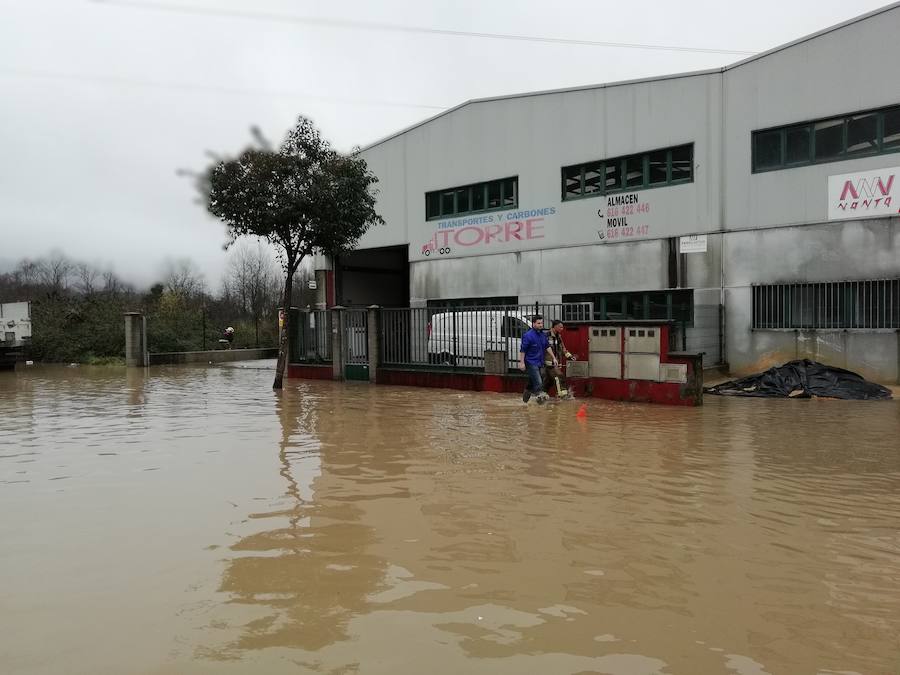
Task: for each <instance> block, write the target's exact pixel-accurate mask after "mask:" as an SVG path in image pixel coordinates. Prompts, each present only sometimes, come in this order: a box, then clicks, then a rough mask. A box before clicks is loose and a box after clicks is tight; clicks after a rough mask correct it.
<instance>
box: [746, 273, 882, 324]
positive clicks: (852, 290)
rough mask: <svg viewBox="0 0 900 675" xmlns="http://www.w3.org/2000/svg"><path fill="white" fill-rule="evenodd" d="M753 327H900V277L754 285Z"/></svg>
mask: <svg viewBox="0 0 900 675" xmlns="http://www.w3.org/2000/svg"><path fill="white" fill-rule="evenodd" d="M753 328H754V329H757V330H760V329H761V330H767V329H776V330H777V329H804V330H813V329H825V330H827V329H885V328H887V329H890V328H900V279H876V280H868V281H827V282H820V283H803V284H769V285H764V286H753Z"/></svg>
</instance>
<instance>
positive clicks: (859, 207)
mask: <svg viewBox="0 0 900 675" xmlns="http://www.w3.org/2000/svg"><path fill="white" fill-rule="evenodd" d="M898 213H900V167H892V168H888V169H876V170H874V171H865V172H862V173H851V174H842V175H840V176H829V177H828V220H852V219H854V218H867V217H871V216H881V217H882V218H883V217H885V216H896V215H897V214H898Z"/></svg>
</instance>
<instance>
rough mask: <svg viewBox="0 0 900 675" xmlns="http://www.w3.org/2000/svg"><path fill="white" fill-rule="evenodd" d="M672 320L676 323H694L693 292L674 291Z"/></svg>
mask: <svg viewBox="0 0 900 675" xmlns="http://www.w3.org/2000/svg"><path fill="white" fill-rule="evenodd" d="M671 295H672V318H673V319H674V320H675V321H684V322H685V323H690V322H691V321H692V311H691V310H692V308H693V305H694V292H693V291H672V293H671Z"/></svg>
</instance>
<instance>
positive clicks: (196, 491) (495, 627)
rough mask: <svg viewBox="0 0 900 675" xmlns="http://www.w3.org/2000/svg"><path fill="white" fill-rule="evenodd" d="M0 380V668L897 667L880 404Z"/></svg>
mask: <svg viewBox="0 0 900 675" xmlns="http://www.w3.org/2000/svg"><path fill="white" fill-rule="evenodd" d="M271 379H272V374H271V372H269V371H266V370H254V369H249V368H234V367H210V368H205V367H193V368H178V367H172V368H164V367H163V368H157V369H153V370H150V371H147V372H146V373H145V372H143V371H133V372H132V371H129V372H126V371H125V370H124V369H122V370H117V369H109V368H104V369H89V368H71V369H69V368H52V367H41V368H29V369H25V370H23V371H19V372H17V373H2V374H0V672H2V673H4V674H17V675H18V674H27V675H32V674H44V673H66V674H82V673H83V674H85V675H87V674H90V675H100V674H106V673H109V674H111V675H112V674H115V675H132V674H140V675H175V674H178V675H182V674H188V675H191V674H194V673H216V674H218V673H223V674H226V675H227V674H231V673H259V674H265V675H279V674H282V673H290V674H292V675H294V674H298V673H327V674H329V675H336V674H338V673H347V674H350V673H354V674H356V673H385V674H388V673H389V674H391V675H395V674H398V673H413V674H420V673H425V674H427V675H439V674H453V675H456V674H460V673H479V674H480V673H490V674H495V673H497V674H499V673H511V674H517V675H518V674H522V673H534V674H540V675H545V674H549V675H558V674H569V673H571V674H573V675H574V674H576V673H578V674H584V673H611V674H616V675H619V674H622V675H650V674H652V673H673V674H674V673H684V674H688V675H697V674H705V673H739V674H741V675H759V674H762V673H770V674H773V675H774V674H782V673H783V674H789V675H796V674H802V673H844V674H846V673H876V674H883V673H898V672H900V640H898V635H900V440H898V439H900V402H898V401H896V400H894V401H886V402H872V403H864V402H841V401H825V400H812V401H802V400H800V401H798V400H791V401H769V400H754V399H726V398H715V397H708V398H707V400H706V402H705V405H704V407H702V408H697V409H682V408H670V407H663V406H646V405H634V404H617V403H609V402H602V401H590V402H588V404H587V412H588V416H587V418H586V419H583V420H582V419H578V418H576V416H575V412H576V410H577V406H578V404H577V403H560V404H556V405H547V406H543V407H539V406H536V405H530V406H527V407H526V406H524V405H523V404H522V402H521V400H520V399H517V398H516V397H515V396H512V395H498V394H487V393H462V392H456V391H446V390H428V389H412V388H403V387H373V386H369V385H367V384H337V383H331V382H312V381H296V380H292V381H288V383H287V387H286V389H285V390H284V391H283V392H282V393H280V394H275V393H273V392H272V391H271V389H270V386H271Z"/></svg>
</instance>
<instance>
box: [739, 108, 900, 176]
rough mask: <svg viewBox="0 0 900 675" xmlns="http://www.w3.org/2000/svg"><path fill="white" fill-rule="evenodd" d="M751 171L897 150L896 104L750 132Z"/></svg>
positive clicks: (899, 142)
mask: <svg viewBox="0 0 900 675" xmlns="http://www.w3.org/2000/svg"><path fill="white" fill-rule="evenodd" d="M751 142H752V155H753V159H752V162H751V164H752V170H753V173H759V172H762V171H776V170H779V169H792V168H795V167H799V166H808V165H810V164H821V163H825V162H838V161H841V160H845V159H853V158H856V157H867V156H871V155H880V154H885V153H889V152H900V105H897V106H891V107H890V108H880V109H878V110H865V111H861V112H856V113H848V114H845V115H839V116H837V117H830V118H827V119H822V120H814V121H811V122H802V123H800V124H791V125H788V126H783V127H777V128H774V129H762V130H760V131H754V132H753V133H752V134H751Z"/></svg>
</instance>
